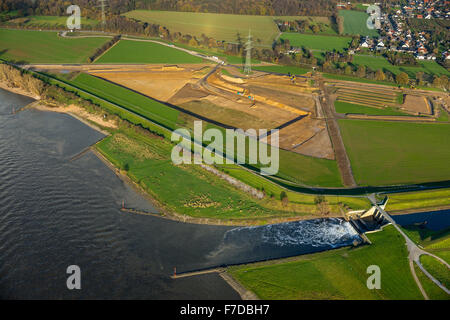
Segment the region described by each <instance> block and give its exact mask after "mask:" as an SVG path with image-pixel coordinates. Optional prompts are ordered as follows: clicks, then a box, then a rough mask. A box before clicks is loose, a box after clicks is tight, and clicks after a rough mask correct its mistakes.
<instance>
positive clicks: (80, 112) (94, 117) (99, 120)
mask: <svg viewBox="0 0 450 320" xmlns="http://www.w3.org/2000/svg"><path fill="white" fill-rule="evenodd" d="M34 108H35V109H37V110H41V111H52V112H59V113H68V114H70V115H74V116H76V117H77V118H81V119H86V120H89V121H92V122H94V123H96V124H98V125H100V126H102V127H106V128H113V129H116V128H117V124H116V123H115V121H108V120H106V119H104V118H103V116H101V115H98V114H92V113H89V112H87V111H86V110H84V109H83V108H81V107H79V106H76V105H73V104H72V105H70V106H67V107H62V106H58V107H49V106H47V105H44V104H41V103H36V104H35V105H34Z"/></svg>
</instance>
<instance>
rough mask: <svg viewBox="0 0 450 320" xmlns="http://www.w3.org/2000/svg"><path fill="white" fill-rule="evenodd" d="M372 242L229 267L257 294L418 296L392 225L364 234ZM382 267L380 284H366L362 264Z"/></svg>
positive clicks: (292, 296)
mask: <svg viewBox="0 0 450 320" xmlns="http://www.w3.org/2000/svg"><path fill="white" fill-rule="evenodd" d="M368 237H369V239H370V240H371V241H372V244H371V245H367V246H362V247H358V248H343V249H338V250H331V251H327V252H322V253H316V254H311V255H305V256H300V257H298V258H296V259H295V260H294V261H291V262H282V263H277V262H266V263H258V264H253V265H251V264H250V265H245V266H236V267H230V268H229V272H230V274H231V275H232V276H233V277H235V278H236V279H237V280H238V281H239V282H240V283H241V284H243V285H244V286H245V287H246V288H248V289H250V290H252V291H253V292H254V293H256V295H258V297H259V298H261V299H355V300H361V299H422V295H421V294H420V292H419V289H418V287H417V285H416V284H415V282H414V279H413V277H412V275H411V272H410V270H409V265H408V260H407V256H408V253H407V250H406V247H405V242H404V239H403V237H402V236H401V235H400V234H399V233H398V232H397V231H396V230H395V229H394V227H392V226H387V227H385V228H384V230H383V231H381V232H377V233H373V234H369V235H368ZM370 265H378V266H379V267H380V269H381V289H379V290H369V289H368V288H367V286H366V281H367V278H368V276H369V275H368V274H367V272H366V271H367V267H368V266H370Z"/></svg>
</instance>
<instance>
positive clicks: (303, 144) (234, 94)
mask: <svg viewBox="0 0 450 320" xmlns="http://www.w3.org/2000/svg"><path fill="white" fill-rule="evenodd" d="M87 72H88V73H89V74H91V75H94V76H97V77H100V78H103V79H106V80H108V81H111V82H114V83H117V84H120V85H122V86H124V87H127V88H130V89H132V90H135V91H137V92H141V93H143V94H145V95H147V96H150V97H152V98H155V99H158V100H160V101H164V102H169V103H171V104H173V105H177V106H180V107H181V108H183V109H185V110H187V111H190V112H193V113H195V114H197V115H201V116H202V117H205V118H208V119H211V120H214V121H217V122H220V123H222V124H224V125H226V126H230V127H235V128H241V129H244V130H247V129H250V128H252V129H274V128H278V129H280V147H281V148H282V149H285V150H289V151H293V152H297V153H301V154H304V155H308V156H313V157H319V158H327V159H334V151H333V147H332V145H331V142H330V138H329V135H328V131H327V127H326V122H325V120H323V119H317V118H316V117H315V109H316V102H315V101H316V99H315V95H316V92H317V90H318V89H317V88H314V87H311V86H310V85H309V81H308V79H303V78H299V79H296V81H295V82H294V81H292V80H291V79H290V78H289V77H287V76H279V75H272V74H260V73H257V74H256V76H255V75H254V76H250V77H248V78H247V77H238V76H232V75H226V74H222V72H221V70H220V68H219V69H217V70H212V67H211V65H180V66H163V65H157V66H133V65H129V66H116V67H114V66H107V67H106V68H105V67H103V66H102V67H100V66H97V67H96V68H92V69H90V70H88V71H87ZM185 118H186V126H190V125H189V122H190V121H191V120H192V119H190V118H189V116H187V117H185ZM269 140H270V139H269Z"/></svg>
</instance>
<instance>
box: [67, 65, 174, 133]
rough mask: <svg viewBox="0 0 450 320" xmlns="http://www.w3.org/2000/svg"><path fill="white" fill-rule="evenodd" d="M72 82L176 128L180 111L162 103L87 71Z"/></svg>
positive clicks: (110, 100) (101, 96) (171, 127)
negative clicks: (89, 73)
mask: <svg viewBox="0 0 450 320" xmlns="http://www.w3.org/2000/svg"><path fill="white" fill-rule="evenodd" d="M70 83H72V84H73V85H75V86H77V87H78V88H80V89H83V90H85V91H88V92H91V93H93V94H95V95H96V96H98V97H100V98H102V99H105V100H107V101H109V102H112V103H116V104H118V105H120V106H122V107H124V108H126V109H128V110H131V111H133V112H136V113H138V114H140V115H142V116H144V117H146V118H148V119H150V120H153V121H155V122H157V123H159V124H162V125H164V126H166V127H168V128H170V129H174V128H176V123H177V120H178V114H179V111H177V110H174V109H172V108H170V107H167V106H165V105H163V104H162V103H159V102H156V101H153V100H151V99H149V98H147V97H144V96H142V95H140V94H138V93H135V92H132V91H130V90H128V89H126V88H123V87H120V86H118V85H115V84H113V83H109V82H107V81H104V80H102V79H99V78H96V77H93V76H91V75H88V74H85V73H81V74H80V75H79V76H78V77H76V78H75V80H73V81H70Z"/></svg>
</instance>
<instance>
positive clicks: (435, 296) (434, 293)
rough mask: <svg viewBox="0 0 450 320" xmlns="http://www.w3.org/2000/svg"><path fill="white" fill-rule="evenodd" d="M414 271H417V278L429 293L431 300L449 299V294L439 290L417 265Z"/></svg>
mask: <svg viewBox="0 0 450 320" xmlns="http://www.w3.org/2000/svg"><path fill="white" fill-rule="evenodd" d="M414 270H415V271H416V275H417V278H418V279H419V281H420V283H421V284H422V287H423V289H424V290H425V292H426V293H427V295H428V298H430V299H431V300H448V299H449V297H448V294H447V293H446V292H445V291H444V290H442V289H441V288H439V287H438V286H437V285H436V284H435V283H434V282H433V281H431V280H430V279H429V278H428V277H427V276H426V275H425V273H423V271H422V270H421V269H420V268H419V267H418V266H417V265H416V264H414Z"/></svg>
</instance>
